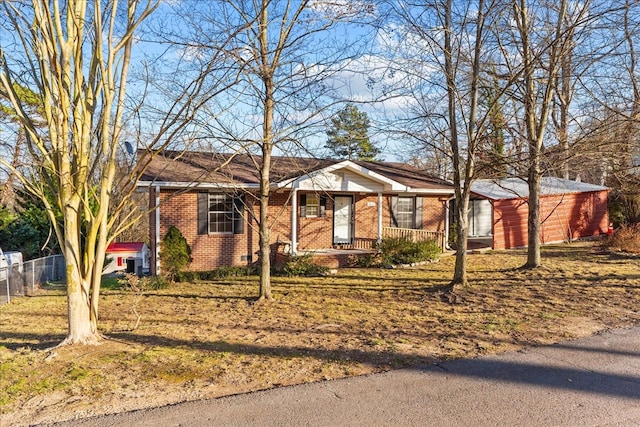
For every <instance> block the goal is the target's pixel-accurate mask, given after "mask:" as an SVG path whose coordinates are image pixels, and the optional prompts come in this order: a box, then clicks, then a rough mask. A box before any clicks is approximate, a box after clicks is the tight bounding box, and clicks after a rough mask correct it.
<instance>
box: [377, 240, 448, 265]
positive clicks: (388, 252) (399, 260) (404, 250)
mask: <svg viewBox="0 0 640 427" xmlns="http://www.w3.org/2000/svg"><path fill="white" fill-rule="evenodd" d="M440 252H441V251H440V246H438V244H437V243H436V242H435V241H434V240H423V241H421V242H412V241H410V240H407V239H403V238H401V237H395V238H389V239H384V240H383V241H382V243H381V244H380V253H381V256H382V263H383V264H384V265H395V264H411V263H414V262H421V261H428V260H433V259H436V258H438V255H439V254H440Z"/></svg>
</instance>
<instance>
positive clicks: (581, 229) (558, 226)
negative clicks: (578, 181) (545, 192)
mask: <svg viewBox="0 0 640 427" xmlns="http://www.w3.org/2000/svg"><path fill="white" fill-rule="evenodd" d="M607 197H608V192H607V191H606V190H604V191H595V192H584V193H575V194H564V195H562V194H561V195H550V196H543V197H541V199H540V217H541V220H542V224H541V231H540V240H541V242H542V243H552V242H560V241H566V240H570V239H576V238H581V237H590V236H594V235H599V234H603V233H606V231H607V227H608V224H609V217H608V214H607ZM493 212H494V224H493V248H494V249H508V248H517V247H524V246H527V244H528V232H527V216H528V212H529V210H528V205H527V203H526V202H525V201H523V200H520V199H510V200H496V201H495V202H494V203H493Z"/></svg>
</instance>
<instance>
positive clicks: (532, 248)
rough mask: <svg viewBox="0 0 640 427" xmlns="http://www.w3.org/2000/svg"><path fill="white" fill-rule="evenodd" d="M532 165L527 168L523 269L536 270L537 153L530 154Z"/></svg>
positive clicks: (537, 247) (538, 226) (538, 204)
mask: <svg viewBox="0 0 640 427" xmlns="http://www.w3.org/2000/svg"><path fill="white" fill-rule="evenodd" d="M531 155H532V156H533V159H532V160H531V161H532V164H531V166H530V168H529V182H528V185H529V214H528V215H527V221H528V224H527V229H528V232H529V236H528V239H527V243H528V249H527V263H526V264H525V268H536V267H540V265H541V264H542V259H541V256H540V246H541V244H540V227H541V224H540V181H541V174H540V156H539V153H538V152H535V153H532V154H531Z"/></svg>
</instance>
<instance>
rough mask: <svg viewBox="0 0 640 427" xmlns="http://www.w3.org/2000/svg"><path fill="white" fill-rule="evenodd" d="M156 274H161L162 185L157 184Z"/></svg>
mask: <svg viewBox="0 0 640 427" xmlns="http://www.w3.org/2000/svg"><path fill="white" fill-rule="evenodd" d="M155 214H156V230H155V231H156V233H155V234H156V276H157V275H159V274H160V186H159V185H156V212H155Z"/></svg>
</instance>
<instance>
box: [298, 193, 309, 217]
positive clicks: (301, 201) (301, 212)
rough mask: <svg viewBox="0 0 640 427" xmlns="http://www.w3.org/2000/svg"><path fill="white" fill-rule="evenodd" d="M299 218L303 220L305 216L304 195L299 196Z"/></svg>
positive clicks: (305, 198) (305, 204) (305, 203)
mask: <svg viewBox="0 0 640 427" xmlns="http://www.w3.org/2000/svg"><path fill="white" fill-rule="evenodd" d="M300 216H301V217H303V218H304V217H306V216H307V195H306V194H301V195H300Z"/></svg>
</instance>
